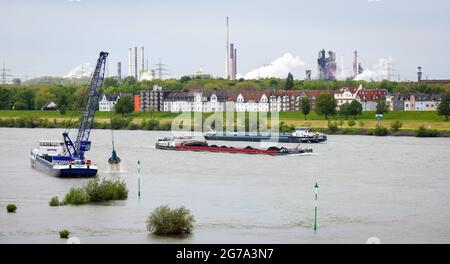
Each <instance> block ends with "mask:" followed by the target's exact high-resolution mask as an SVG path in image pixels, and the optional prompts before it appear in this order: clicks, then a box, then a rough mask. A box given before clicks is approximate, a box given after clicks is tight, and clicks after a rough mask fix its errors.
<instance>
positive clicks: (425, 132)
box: [416, 126, 439, 137]
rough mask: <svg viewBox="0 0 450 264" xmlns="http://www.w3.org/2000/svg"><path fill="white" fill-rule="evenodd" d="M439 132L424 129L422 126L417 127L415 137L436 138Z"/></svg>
mask: <svg viewBox="0 0 450 264" xmlns="http://www.w3.org/2000/svg"><path fill="white" fill-rule="evenodd" d="M438 136H439V131H437V130H436V129H429V128H425V127H424V126H421V127H419V129H417V131H416V137H438Z"/></svg>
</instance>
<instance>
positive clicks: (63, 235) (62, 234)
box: [59, 229, 70, 239]
mask: <svg viewBox="0 0 450 264" xmlns="http://www.w3.org/2000/svg"><path fill="white" fill-rule="evenodd" d="M69 235H70V232H69V230H67V229H63V230H61V231H59V237H60V238H66V239H67V238H69Z"/></svg>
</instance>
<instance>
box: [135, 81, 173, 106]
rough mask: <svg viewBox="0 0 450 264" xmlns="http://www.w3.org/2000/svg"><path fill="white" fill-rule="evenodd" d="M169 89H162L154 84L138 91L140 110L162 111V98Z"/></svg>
mask: <svg viewBox="0 0 450 264" xmlns="http://www.w3.org/2000/svg"><path fill="white" fill-rule="evenodd" d="M169 93H170V91H164V90H163V88H162V87H161V86H158V85H154V86H153V88H152V89H149V90H143V91H141V93H140V100H139V104H140V111H143V112H148V111H163V109H164V98H165V97H166V96H167V95H168V94H169Z"/></svg>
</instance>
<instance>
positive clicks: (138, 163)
mask: <svg viewBox="0 0 450 264" xmlns="http://www.w3.org/2000/svg"><path fill="white" fill-rule="evenodd" d="M137 176H138V198H141V162H140V161H139V160H138V162H137Z"/></svg>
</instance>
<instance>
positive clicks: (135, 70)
mask: <svg viewBox="0 0 450 264" xmlns="http://www.w3.org/2000/svg"><path fill="white" fill-rule="evenodd" d="M134 78H135V79H136V81H137V80H138V54H137V47H134Z"/></svg>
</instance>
